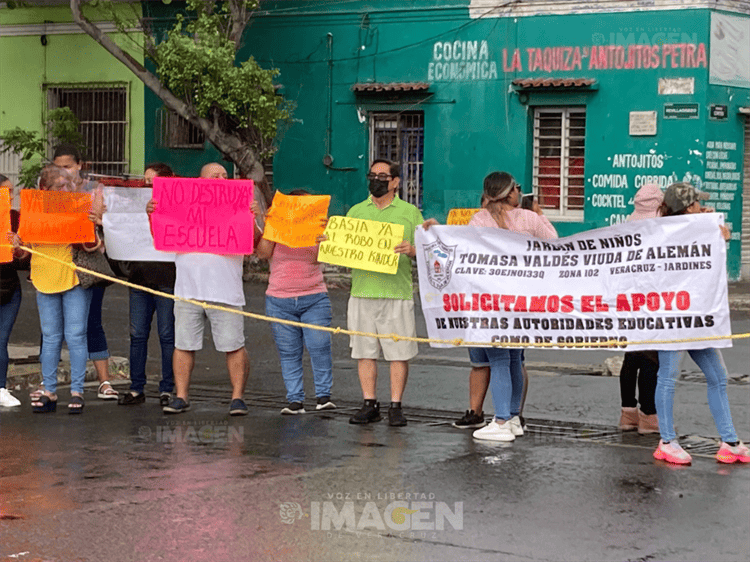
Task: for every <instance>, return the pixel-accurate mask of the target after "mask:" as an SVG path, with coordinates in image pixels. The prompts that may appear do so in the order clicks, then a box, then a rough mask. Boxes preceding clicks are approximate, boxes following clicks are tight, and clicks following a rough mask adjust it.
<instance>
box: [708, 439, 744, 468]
mask: <svg viewBox="0 0 750 562" xmlns="http://www.w3.org/2000/svg"><path fill="white" fill-rule="evenodd" d="M716 460H717V461H719V462H723V463H725V464H731V463H733V462H750V449H748V448H747V446H746V445H744V444H743V443H742V441H740V442H739V444H737V445H735V446H734V447H732V446H731V445H729V444H727V443H722V444H721V447H719V452H718V453H716Z"/></svg>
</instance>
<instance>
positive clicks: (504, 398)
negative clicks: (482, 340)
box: [487, 347, 523, 420]
mask: <svg viewBox="0 0 750 562" xmlns="http://www.w3.org/2000/svg"><path fill="white" fill-rule="evenodd" d="M522 353H523V351H522V350H520V349H507V348H504V347H488V348H487V357H488V359H489V360H490V390H491V391H492V406H493V407H494V409H495V419H500V420H509V419H510V418H512V417H513V416H517V415H518V413H519V412H520V411H521V398H522V397H523V362H522V360H521V357H522Z"/></svg>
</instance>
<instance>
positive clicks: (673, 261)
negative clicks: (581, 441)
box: [416, 213, 732, 351]
mask: <svg viewBox="0 0 750 562" xmlns="http://www.w3.org/2000/svg"><path fill="white" fill-rule="evenodd" d="M722 219H723V217H722V216H721V215H720V214H719V213H705V214H700V215H687V216H679V217H665V218H658V219H650V220H643V221H638V222H632V223H623V224H619V225H616V226H612V227H608V228H601V229H597V230H591V231H588V232H582V233H580V234H576V235H575V236H569V237H567V238H560V239H558V240H538V239H536V238H531V237H528V236H524V235H522V234H517V233H514V232H509V231H507V230H501V229H495V228H481V227H469V226H437V227H432V228H430V229H429V230H428V231H424V230H423V229H421V228H418V229H417V232H416V245H417V264H418V268H419V290H420V295H421V298H422V309H423V311H424V315H425V320H426V322H427V331H428V334H429V336H430V338H433V339H441V340H453V339H455V338H462V339H463V340H464V341H467V342H482V343H489V342H514V343H555V344H558V345H559V347H565V346H566V345H568V344H571V343H593V342H603V341H609V340H616V341H617V342H619V344H618V348H620V349H626V348H627V349H628V350H629V351H632V350H639V349H702V348H707V347H731V345H732V342H731V340H729V339H722V340H711V341H692V342H674V343H661V344H655V343H650V342H652V341H655V340H659V341H667V340H669V341H673V340H683V339H689V338H700V337H711V336H725V335H729V334H731V326H730V323H729V305H728V301H727V277H726V266H725V260H726V245H725V242H724V240H723V238H722V237H721V234H720V231H719V224H720V223H721V222H722ZM640 341H649V343H648V344H644V345H628V342H640ZM433 345H435V344H433ZM480 345H481V344H480ZM588 348H589V349H593V348H594V347H593V346H592V347H588Z"/></svg>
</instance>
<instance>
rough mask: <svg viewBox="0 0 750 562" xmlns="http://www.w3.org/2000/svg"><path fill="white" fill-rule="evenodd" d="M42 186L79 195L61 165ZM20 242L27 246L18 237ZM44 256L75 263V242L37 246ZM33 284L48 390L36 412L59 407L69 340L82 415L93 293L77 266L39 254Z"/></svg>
mask: <svg viewBox="0 0 750 562" xmlns="http://www.w3.org/2000/svg"><path fill="white" fill-rule="evenodd" d="M39 188H40V189H43V190H44V189H46V190H54V191H74V190H75V186H74V184H73V182H72V181H71V178H70V176H69V174H68V173H67V172H66V171H65V170H64V169H62V168H60V167H59V166H55V165H49V166H47V167H46V168H44V170H43V171H42V175H41V178H40V181H39ZM15 242H16V243H17V244H21V243H22V242H21V241H20V239H18V238H17V237H16V240H15ZM100 245H101V241H100V240H98V239H97V241H96V244H95V245H94V246H92V247H87V248H86V249H87V250H89V251H94V250H96V249H98V247H99V246H100ZM34 249H35V250H37V251H38V252H40V253H42V254H44V255H45V256H49V257H51V258H55V259H57V260H61V261H62V262H64V263H67V264H71V265H72V264H73V256H72V248H71V246H70V244H35V245H34ZM31 281H32V283H33V284H34V287H35V288H36V291H37V295H36V301H37V307H38V309H39V322H40V324H41V328H42V349H41V351H40V360H41V363H42V377H43V379H44V392H43V393H42V394H41V395H40V396H38V397H35V398H34V399H33V401H32V402H31V406H32V409H33V411H34V412H38V413H44V412H54V411H55V410H56V409H57V392H56V391H57V365H58V363H59V362H60V351H61V349H62V342H63V339H64V340H65V342H66V343H67V344H68V351H69V352H70V378H71V387H70V394H71V398H70V403H69V404H68V412H69V413H71V414H80V413H81V412H82V411H83V405H84V402H83V381H84V377H85V373H86V359H87V358H88V346H87V341H86V326H87V319H88V314H89V305H90V302H91V291H88V290H86V289H84V288H83V287H81V286H80V283H79V281H78V276H77V275H76V273H75V271H74V269H73V268H72V267H71V266H67V265H63V264H61V263H59V262H57V261H52V260H48V259H46V258H45V257H44V256H41V255H39V254H36V253H35V254H33V255H32V256H31Z"/></svg>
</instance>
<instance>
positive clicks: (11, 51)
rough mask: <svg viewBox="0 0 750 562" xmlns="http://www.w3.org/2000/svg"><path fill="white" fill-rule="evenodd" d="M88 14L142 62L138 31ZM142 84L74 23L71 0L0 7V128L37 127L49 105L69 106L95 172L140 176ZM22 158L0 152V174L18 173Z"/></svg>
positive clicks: (143, 144)
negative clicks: (123, 30)
mask: <svg viewBox="0 0 750 562" xmlns="http://www.w3.org/2000/svg"><path fill="white" fill-rule="evenodd" d="M136 7H137V8H138V9H139V8H140V6H139V5H136ZM92 16H93V17H94V20H95V21H97V22H98V23H99V25H100V26H101V27H102V28H103V29H104V30H105V31H107V32H109V33H111V36H112V37H113V38H114V40H115V41H117V42H118V43H121V44H122V45H123V46H124V47H125V49H126V50H127V51H128V52H130V54H131V55H132V56H133V57H135V58H136V60H140V61H143V53H142V52H139V50H138V49H137V48H134V45H133V43H132V41H133V40H134V39H135V40H138V37H137V35H134V36H132V37H130V38H125V37H124V36H123V35H122V34H119V33H116V32H115V27H114V25H113V24H112V23H111V22H102V21H100V19H101V18H96V17H95V16H96V13H93V14H92ZM143 89H144V88H143V84H142V82H141V81H140V80H138V79H137V78H136V77H135V76H134V75H133V74H132V73H131V72H130V71H129V70H128V69H127V68H125V67H124V66H123V65H122V64H120V63H119V62H117V61H116V60H115V59H113V58H112V57H111V56H110V54H109V53H108V52H107V51H105V50H104V48H102V47H101V46H100V45H98V44H97V43H96V42H95V41H94V40H93V39H91V38H90V37H89V36H88V35H86V34H85V33H83V31H82V30H81V29H80V28H79V27H78V25H77V24H75V23H74V22H73V18H72V16H71V12H70V5H69V3H67V2H54V1H49V2H43V3H38V4H36V5H34V4H32V3H29V5H28V6H27V7H21V8H16V9H9V8H7V7H5V6H0V131H6V130H8V129H13V128H15V127H21V128H22V129H25V130H28V131H41V130H42V123H44V122H45V121H46V119H47V113H48V111H49V110H50V109H54V108H56V107H63V106H68V107H70V108H71V109H72V110H73V112H74V113H75V114H76V116H77V117H78V118H79V120H80V121H81V132H82V133H83V135H84V138H85V142H86V144H87V146H88V154H87V159H88V160H89V161H90V162H91V168H90V169H91V171H92V172H95V173H100V174H115V175H121V174H128V173H134V174H139V173H143V158H144V146H145V142H144V138H143V130H144V117H145V114H144V109H143V99H144V98H143ZM19 163H20V161H19V160H18V159H17V158H15V157H14V156H13V155H5V156H4V157H3V156H0V172H2V173H3V174H5V175H8V176H9V177H11V178H15V176H16V174H17V172H18V168H17V167H18V164H19Z"/></svg>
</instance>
